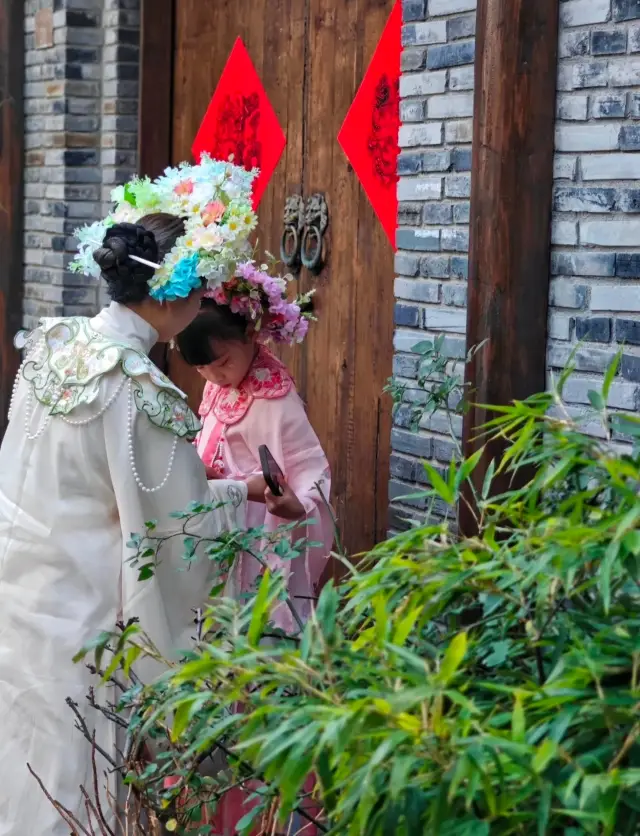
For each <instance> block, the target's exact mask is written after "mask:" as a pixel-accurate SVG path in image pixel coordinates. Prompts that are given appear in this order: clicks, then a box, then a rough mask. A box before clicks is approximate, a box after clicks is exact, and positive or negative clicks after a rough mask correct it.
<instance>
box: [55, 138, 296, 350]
mask: <svg viewBox="0 0 640 836" xmlns="http://www.w3.org/2000/svg"><path fill="white" fill-rule="evenodd" d="M257 174H258V170H257V169H253V170H252V171H246V170H245V169H244V168H240V167H239V166H237V165H234V164H233V163H232V162H222V161H220V160H213V159H211V157H209V156H207V155H206V154H203V155H202V158H201V161H200V163H199V164H198V165H189V164H188V163H182V164H181V165H179V166H178V167H177V168H168V169H167V170H166V171H165V172H164V174H163V175H162V176H161V177H158V178H157V179H156V180H150V179H149V178H148V177H147V178H139V177H135V178H134V179H133V180H131V181H130V182H129V183H127V184H126V185H125V186H119V187H118V188H116V189H114V190H113V192H112V194H111V197H112V200H113V202H114V204H115V205H114V209H113V211H112V212H111V213H110V214H109V215H108V216H107V217H106V218H105V219H104V220H103V221H98V222H96V223H93V224H91V225H90V226H86V227H84V228H82V229H79V230H76V233H75V235H76V237H77V239H78V242H79V245H78V254H77V256H76V259H75V260H74V262H73V263H72V265H71V270H73V271H74V272H78V273H84V274H85V275H88V276H93V277H94V278H99V277H100V268H99V266H98V265H97V264H96V262H95V260H94V258H93V253H94V251H95V250H96V249H98V248H99V247H101V246H102V243H103V240H104V237H105V234H106V232H107V230H108V229H109V228H110V227H111V226H113V225H114V224H118V223H137V222H138V221H139V220H140V219H141V218H143V217H144V216H145V215H149V214H152V213H157V212H166V213H168V214H171V215H175V216H177V217H182V218H185V219H186V221H185V227H186V229H185V234H184V235H183V236H182V237H181V238H179V239H178V240H177V241H176V244H175V246H174V247H173V249H172V250H171V252H169V254H168V255H167V256H166V257H165V258H164V260H163V261H162V263H161V264H154V263H152V262H149V261H146V260H145V259H142V258H139V257H137V256H134V255H132V256H131V258H132V259H134V260H136V261H139V262H141V263H143V264H146V265H147V266H149V267H153V268H154V271H155V272H154V274H153V276H152V277H151V279H149V288H150V290H149V293H150V295H151V296H152V297H153V298H154V299H156V300H158V301H173V300H175V299H179V298H185V297H186V296H188V295H189V293H191V291H192V290H194V289H197V288H200V287H202V285H203V283H204V284H206V286H207V288H208V291H209V295H213V294H215V296H214V298H215V299H216V301H217V302H218V303H219V304H228V305H230V306H231V307H232V309H233V310H234V311H236V312H238V313H243V314H245V315H246V316H247V317H248V318H249V319H251V320H253V321H254V322H255V324H256V327H257V328H258V329H260V328H261V327H264V336H265V337H266V338H269V337H270V338H272V339H274V340H277V341H280V342H289V343H293V342H300V341H301V340H302V339H304V336H305V334H306V331H307V328H308V318H310V316H309V314H304V313H302V310H301V304H300V303H302V304H303V306H304V303H305V302H306V301H307V299H306V297H305V299H303V300H299V302H293V303H291V302H287V301H286V299H285V297H284V294H285V291H286V286H287V280H286V279H282V278H280V277H273V276H270V275H269V274H268V268H267V267H266V266H264V265H263V266H262V267H260V268H257V267H256V266H255V264H254V262H253V260H252V258H251V256H252V249H251V246H250V244H249V240H248V238H249V234H250V233H251V232H252V230H254V229H255V227H256V225H257V222H258V219H257V216H256V213H255V212H254V210H253V208H252V193H251V188H252V184H253V181H254V179H255V178H256V176H257Z"/></svg>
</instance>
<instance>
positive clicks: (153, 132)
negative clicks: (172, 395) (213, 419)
mask: <svg viewBox="0 0 640 836" xmlns="http://www.w3.org/2000/svg"><path fill="white" fill-rule="evenodd" d="M174 24H175V15H174V0H142V20H141V27H140V28H141V32H140V67H141V70H140V102H139V110H138V172H139V173H140V174H141V175H147V176H149V177H157V176H158V175H160V174H162V172H163V171H164V170H165V168H166V167H167V166H168V165H170V164H171V129H172V111H173V27H174ZM150 356H151V359H152V360H153V362H154V363H155V364H156V366H158V368H160V369H161V370H162V371H163V372H166V371H167V367H168V361H167V346H166V345H164V343H158V344H157V345H155V346H154V347H153V349H152V350H151V355H150Z"/></svg>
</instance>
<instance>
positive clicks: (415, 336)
mask: <svg viewBox="0 0 640 836" xmlns="http://www.w3.org/2000/svg"><path fill="white" fill-rule="evenodd" d="M475 8H476V0H429V1H428V2H425V0H403V13H404V25H403V30H402V43H403V53H402V71H403V74H402V78H401V80H400V96H401V105H400V118H401V122H402V125H401V128H400V146H401V153H400V158H399V164H398V165H399V174H400V181H399V184H398V197H399V201H400V204H399V217H398V223H399V229H398V235H397V247H398V251H397V255H396V260H395V268H396V276H397V278H396V284H395V295H396V300H397V301H396V308H395V323H396V332H395V346H394V347H395V357H394V375H395V376H396V377H397V378H398V379H400V380H401V381H403V382H404V383H405V384H406V385H407V391H406V393H405V398H406V400H407V401H408V402H411V401H412V400H415V398H416V397H418V396H417V394H416V392H415V386H416V371H417V358H416V355H415V354H411V348H412V346H413V345H415V344H416V343H417V342H420V341H422V340H424V339H430V338H431V339H432V338H434V337H436V336H438V335H439V334H445V335H446V339H445V343H444V346H445V351H446V352H447V354H448V355H449V356H451V357H455V358H460V357H463V356H464V353H465V339H466V338H465V331H466V308H465V306H466V293H467V286H466V280H467V272H468V258H467V253H468V247H469V226H468V224H469V195H470V186H471V182H470V181H471V174H470V169H471V139H472V116H473V61H474V54H475V44H474V34H475ZM460 372H461V373H463V370H462V367H460ZM409 411H410V407H409V404H408V405H407V407H406V408H405V407H401V408H400V410H399V411H398V412H397V414H396V417H395V426H394V429H393V434H392V438H391V446H392V455H391V483H390V500H391V510H390V520H389V525H390V527H391V528H392V529H395V528H398V527H401V526H402V525H403V523H402V520H403V519H405V518H406V517H410V516H411V515H412V513H413V511H414V510H415V509H416V508H418V509H420V510H423V509H424V502H422V501H421V500H403V496H404V495H406V494H410V493H411V490H412V483H413V484H415V483H416V482H417V483H420V482H422V483H424V481H425V478H424V468H423V467H422V464H421V460H424V459H426V460H429V461H431V462H432V463H433V464H435V465H436V466H440V467H442V466H444V465H448V464H449V462H450V461H451V457H452V455H453V454H454V453H455V447H454V445H453V444H452V442H451V441H450V437H449V421H448V419H447V417H446V415H445V414H440V413H436V414H435V415H433V416H432V417H431V418H430V419H428V420H426V421H424V422H423V424H422V426H421V427H420V430H419V432H418V433H417V434H415V433H412V432H410V431H409V429H408V415H409ZM453 426H454V429H455V431H456V432H457V434H458V435H460V432H461V426H460V421H459V420H457V419H455V418H454V422H453ZM434 510H435V511H436V512H437V513H444V512H445V510H446V509H444V508H436V509H434Z"/></svg>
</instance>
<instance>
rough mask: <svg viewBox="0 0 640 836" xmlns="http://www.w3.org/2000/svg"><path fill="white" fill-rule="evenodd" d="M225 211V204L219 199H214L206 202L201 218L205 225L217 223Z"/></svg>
mask: <svg viewBox="0 0 640 836" xmlns="http://www.w3.org/2000/svg"><path fill="white" fill-rule="evenodd" d="M225 212H226V209H225V205H224V203H223V202H222V201H221V200H214V201H212V202H211V203H207V205H206V206H205V207H204V210H203V212H202V220H203V221H204V225H205V226H209V225H210V224H215V223H217V222H218V221H219V220H220V219H221V218H222V216H223V215H224V213H225Z"/></svg>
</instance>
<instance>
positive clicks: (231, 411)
mask: <svg viewBox="0 0 640 836" xmlns="http://www.w3.org/2000/svg"><path fill="white" fill-rule="evenodd" d="M292 386H293V378H292V377H291V375H290V374H289V370H288V369H287V367H286V366H285V365H284V364H283V363H281V362H280V360H278V358H277V357H274V355H273V354H272V353H271V352H270V351H269V350H268V349H266V348H265V347H264V346H261V347H260V349H259V350H258V354H257V356H256V359H255V360H254V361H253V365H252V366H251V369H250V370H249V373H248V374H247V376H246V377H245V379H244V380H243V381H242V383H241V384H240V386H239V387H238V388H237V389H230V388H229V387H228V386H217V385H216V384H214V383H207V385H206V386H205V390H204V396H203V398H202V405H201V407H200V415H201V417H202V418H204V417H205V416H206V415H208V414H209V413H210V412H213V414H214V415H215V417H216V418H217V420H218V421H220V422H221V423H222V424H226V425H227V426H231V425H233V424H237V423H238V422H239V421H241V420H242V419H243V418H244V416H245V415H246V414H247V410H248V409H249V407H250V406H251V404H252V403H253V402H254V400H256V399H261V398H262V399H264V400H269V401H272V400H277V399H278V398H284V397H285V395H288V394H289V392H290V391H291V387H292Z"/></svg>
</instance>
